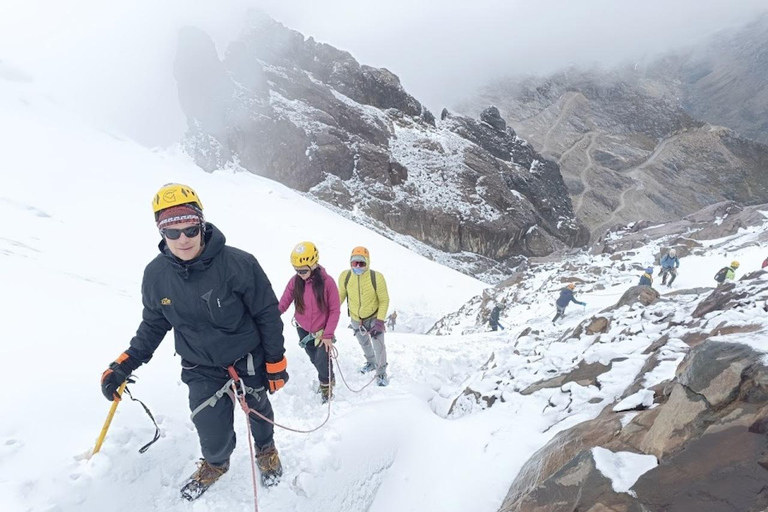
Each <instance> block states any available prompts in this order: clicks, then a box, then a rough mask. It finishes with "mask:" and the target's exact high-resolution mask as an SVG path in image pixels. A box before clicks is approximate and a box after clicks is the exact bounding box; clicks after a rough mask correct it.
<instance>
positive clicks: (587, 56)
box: [0, 0, 768, 145]
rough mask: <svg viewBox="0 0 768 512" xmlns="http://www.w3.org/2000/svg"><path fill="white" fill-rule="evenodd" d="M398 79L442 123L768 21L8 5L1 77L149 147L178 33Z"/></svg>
mask: <svg viewBox="0 0 768 512" xmlns="http://www.w3.org/2000/svg"><path fill="white" fill-rule="evenodd" d="M253 7H259V8H262V9H264V10H266V11H267V12H268V13H269V14H271V15H272V16H273V17H275V18H276V19H278V20H279V21H281V22H283V23H284V24H285V25H287V26H289V27H291V28H294V29H296V30H299V31H301V32H303V33H304V34H305V35H312V36H314V37H315V39H317V40H320V41H323V42H327V43H330V44H332V45H334V46H336V47H338V48H341V49H344V50H347V51H349V52H350V53H352V54H353V55H354V56H355V58H357V59H358V60H359V61H360V62H362V63H364V64H369V65H372V66H377V67H386V68H388V69H390V70H391V71H393V72H395V73H396V74H397V75H399V76H400V78H401V80H402V82H403V85H404V86H405V87H406V89H407V90H408V91H409V92H410V93H411V94H413V95H414V96H415V97H416V98H417V99H419V100H421V101H422V102H424V103H425V104H426V105H427V106H428V107H429V108H430V109H432V110H433V111H435V112H436V113H439V110H440V109H441V108H442V107H443V106H450V105H452V104H454V103H455V102H457V101H459V100H460V99H461V98H463V97H464V96H465V95H467V94H471V93H472V91H473V90H475V89H476V88H477V87H479V86H481V85H482V84H484V83H487V81H489V80H491V79H493V78H495V77H498V76H502V75H507V74H514V73H517V74H529V73H545V72H549V71H553V70H555V69H557V68H560V67H562V66H565V65H569V64H580V63H593V62H600V63H604V64H606V65H610V64H612V63H615V62H617V61H620V60H633V59H639V58H643V57H648V56H651V55H653V54H656V53H658V52H659V51H662V50H665V49H669V48H675V47H680V46H684V45H688V44H694V43H695V42H696V41H697V40H701V39H702V38H705V37H707V36H709V35H711V34H712V33H714V32H715V31H717V30H719V29H723V28H729V27H734V26H737V25H739V24H743V23H745V22H747V21H749V20H751V19H755V18H756V17H757V16H758V15H759V14H760V13H762V12H766V11H768V1H766V0H728V1H726V0H718V1H715V0H664V1H662V0H642V1H640V0H637V1H632V0H526V1H522V0H473V1H470V0H441V1H428V0H387V1H386V2H372V1H365V0H356V1H352V0H162V1H158V0H131V1H130V2H106V1H103V0H68V1H66V2H58V1H55V0H0V79H2V77H18V76H27V77H28V78H29V79H30V80H32V81H31V82H30V84H31V85H30V87H36V88H38V89H40V90H42V91H45V92H47V93H49V94H50V95H51V97H53V98H56V100H57V101H59V102H61V103H62V104H65V105H69V106H70V107H71V108H73V109H74V110H76V111H77V112H78V113H79V115H82V116H85V117H87V118H89V119H91V120H93V121H94V122H96V123H97V124H99V125H101V126H103V127H104V128H105V129H110V130H113V131H116V132H122V133H125V134H127V135H128V136H130V137H133V138H135V139H136V140H138V141H140V142H142V143H143V144H147V145H167V144H170V143H172V142H174V141H175V140H178V139H179V138H180V137H181V135H182V134H183V131H184V129H185V120H184V117H183V115H182V113H181V110H180V108H179V106H178V101H177V99H176V85H175V82H174V80H173V69H172V65H173V57H174V51H175V43H176V31H177V30H178V28H179V27H180V26H183V25H187V24H191V25H196V26H199V27H201V28H203V29H205V30H207V31H208V32H209V33H211V35H212V37H213V38H214V41H216V43H217V45H218V46H219V51H220V53H223V51H224V48H225V47H226V44H227V43H228V41H229V40H231V39H232V38H234V37H235V36H236V35H237V33H238V32H239V28H240V24H241V22H242V20H243V19H244V17H245V12H246V11H247V10H248V9H251V8H253Z"/></svg>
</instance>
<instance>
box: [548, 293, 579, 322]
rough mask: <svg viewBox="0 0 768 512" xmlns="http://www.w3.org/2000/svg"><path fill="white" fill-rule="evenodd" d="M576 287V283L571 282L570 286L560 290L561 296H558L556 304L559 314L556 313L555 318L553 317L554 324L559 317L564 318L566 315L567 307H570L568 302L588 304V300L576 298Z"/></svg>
mask: <svg viewBox="0 0 768 512" xmlns="http://www.w3.org/2000/svg"><path fill="white" fill-rule="evenodd" d="M575 289H576V285H575V284H574V283H569V284H568V286H566V287H565V288H563V289H562V290H560V297H558V299H557V301H555V306H556V307H557V314H556V315H555V318H553V319H552V323H553V324H554V323H555V322H556V321H557V319H558V318H562V317H564V316H565V308H566V307H568V304H569V303H571V302H573V303H574V304H578V305H579V306H586V305H587V303H586V302H579V301H578V300H576V297H575V296H574V295H573V290H575Z"/></svg>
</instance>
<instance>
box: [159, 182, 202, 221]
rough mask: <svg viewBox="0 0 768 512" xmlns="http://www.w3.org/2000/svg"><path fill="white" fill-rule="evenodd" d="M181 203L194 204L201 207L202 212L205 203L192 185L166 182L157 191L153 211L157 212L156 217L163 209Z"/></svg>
mask: <svg viewBox="0 0 768 512" xmlns="http://www.w3.org/2000/svg"><path fill="white" fill-rule="evenodd" d="M180 204H192V205H194V206H196V207H198V208H200V211H201V212H202V211H203V203H201V202H200V198H199V197H197V193H196V192H195V191H194V190H193V189H192V187H188V186H186V185H182V184H180V183H166V184H165V185H163V187H162V188H161V189H160V190H158V191H157V194H155V198H154V199H153V200H152V211H153V212H154V214H155V219H157V214H158V213H160V212H161V211H162V210H165V209H166V208H170V207H172V206H179V205H180Z"/></svg>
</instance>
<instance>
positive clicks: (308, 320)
mask: <svg viewBox="0 0 768 512" xmlns="http://www.w3.org/2000/svg"><path fill="white" fill-rule="evenodd" d="M315 272H319V273H321V274H322V276H323V280H324V282H325V303H326V305H327V308H328V310H327V311H321V310H320V308H319V307H318V305H317V300H316V299H315V293H314V292H313V291H312V279H314V275H313V276H312V277H310V278H309V279H307V281H306V283H305V286H304V312H303V313H299V312H298V311H296V312H295V314H294V317H295V318H296V322H298V324H299V326H301V328H302V329H304V330H305V331H307V332H317V331H319V330H320V329H323V338H333V333H334V331H335V330H336V326H337V325H338V324H339V313H340V310H341V305H340V303H339V289H338V288H337V287H336V281H334V280H333V278H332V277H331V276H329V275H328V274H327V273H326V272H325V269H324V268H323V267H321V266H320V265H318V266H317V269H316V270H315ZM297 279H301V277H299V276H298V275H296V276H293V277H292V278H291V280H290V281H288V286H286V287H285V291H284V292H283V296H282V297H281V298H280V305H279V306H278V307H279V308H280V314H283V313H285V312H286V311H287V310H288V308H289V307H291V304H292V303H293V287H294V286H295V284H296V280H297Z"/></svg>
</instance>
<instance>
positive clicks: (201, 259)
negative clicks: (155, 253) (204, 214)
mask: <svg viewBox="0 0 768 512" xmlns="http://www.w3.org/2000/svg"><path fill="white" fill-rule="evenodd" d="M203 238H204V240H205V246H204V247H203V252H202V253H201V254H200V255H199V256H198V257H197V258H195V259H193V260H190V261H183V260H180V259H179V258H177V257H176V256H174V255H173V253H172V252H171V249H170V248H169V247H168V244H167V243H166V241H165V239H163V240H161V241H160V243H159V244H158V246H157V247H158V249H159V250H160V252H161V253H162V255H163V256H164V257H165V258H166V259H167V260H168V261H169V262H170V263H171V266H173V268H174V269H175V270H176V271H177V272H178V273H180V274H182V276H183V277H184V278H185V279H186V278H187V277H189V273H190V272H191V271H192V272H199V271H204V270H206V269H208V268H209V267H210V266H211V264H213V259H214V258H215V257H216V256H217V255H218V254H219V253H220V252H221V250H222V249H223V248H224V245H225V244H226V243H227V238H226V237H225V236H224V233H222V232H221V231H219V229H218V228H217V227H216V226H214V225H213V224H211V223H210V222H207V223H206V224H205V231H204V232H203Z"/></svg>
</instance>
